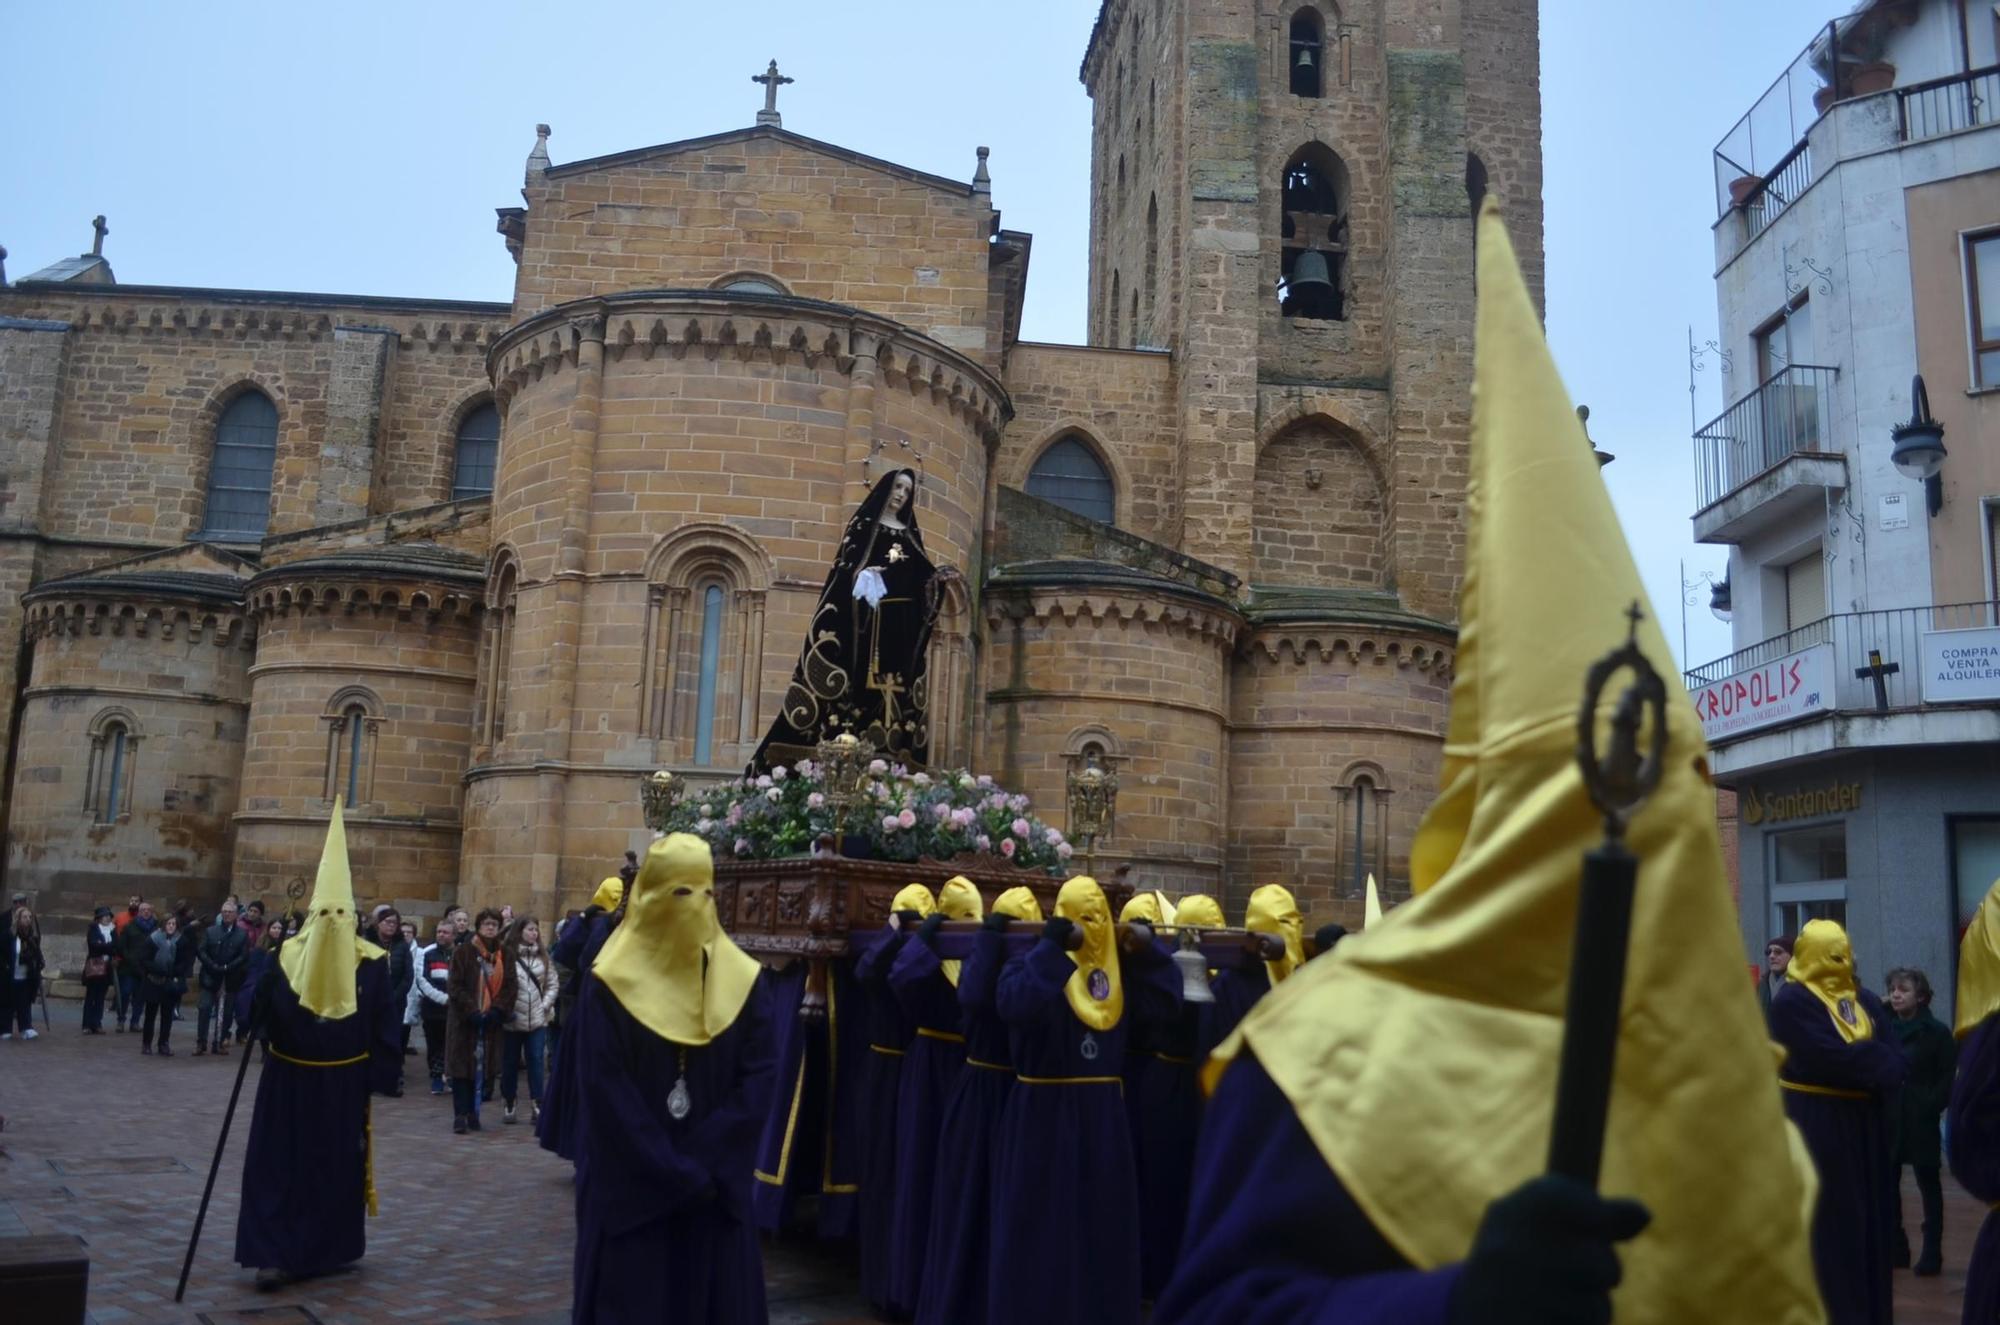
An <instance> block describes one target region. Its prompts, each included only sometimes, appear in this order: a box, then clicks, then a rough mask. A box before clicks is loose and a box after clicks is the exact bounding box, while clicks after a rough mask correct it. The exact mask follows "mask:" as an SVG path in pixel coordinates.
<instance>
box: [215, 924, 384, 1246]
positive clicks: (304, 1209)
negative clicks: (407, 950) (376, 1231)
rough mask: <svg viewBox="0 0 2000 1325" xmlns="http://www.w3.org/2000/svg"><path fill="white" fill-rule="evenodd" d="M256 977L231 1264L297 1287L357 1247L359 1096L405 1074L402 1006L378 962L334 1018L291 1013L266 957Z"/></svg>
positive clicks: (296, 1009) (361, 1239)
mask: <svg viewBox="0 0 2000 1325" xmlns="http://www.w3.org/2000/svg"><path fill="white" fill-rule="evenodd" d="M263 978H264V979H265V980H267V981H269V982H270V984H271V989H270V991H269V994H268V996H267V997H268V1009H267V1013H266V1019H265V1021H264V1023H263V1024H262V1025H260V1026H258V1027H257V1034H258V1036H259V1037H260V1038H263V1039H264V1040H265V1041H266V1043H268V1044H269V1045H270V1050H271V1052H270V1054H269V1056H268V1057H267V1058H266V1059H265V1061H264V1071H263V1074H262V1075H261V1076H260V1077H259V1078H258V1080H257V1104H256V1109H255V1111H254V1112H253V1113H252V1114H251V1116H250V1144H249V1146H248V1148H247V1149H246V1150H245V1151H244V1155H243V1200H242V1205H241V1207H240V1208H239V1211H238V1214H237V1217H236V1260H237V1263H238V1264H239V1265H246V1266H249V1267H250V1268H251V1269H257V1270H261V1269H278V1270H283V1271H284V1272H285V1273H287V1274H289V1275H292V1276H293V1277H295V1278H303V1277H305V1276H307V1275H314V1274H325V1273H326V1272H327V1271H329V1270H335V1269H338V1268H340V1267H341V1266H343V1265H347V1264H349V1263H350V1262H353V1261H358V1260H360V1259H361V1255H362V1252H363V1251H364V1250H365V1249H366V1244H367V1236H366V1233H365V1231H364V1229H365V1221H366V1217H367V1209H368V1198H367V1180H368V1158H369V1156H368V1109H369V1101H368V1096H369V1094H370V1092H372V1091H381V1092H384V1093H386V1092H387V1091H390V1090H393V1089H395V1086H396V1080H397V1078H398V1077H399V1076H400V1075H401V1074H402V1070H403V1018H402V1009H401V1008H400V1007H398V1006H396V1002H395V1000H394V999H392V998H391V997H390V996H389V961H388V958H386V957H378V958H375V959H374V960H372V961H365V962H362V963H361V965H360V966H359V967H357V968H356V970H355V972H354V993H355V1001H356V1003H357V1005H358V1010H357V1011H356V1012H355V1013H354V1014H353V1015H352V1016H347V1017H340V1018H337V1019H335V1020H331V1021H329V1020H327V1019H325V1018H322V1017H317V1016H314V1015H313V1014H312V1013H310V1012H308V1011H306V1010H305V1009H304V1008H303V1007H301V1006H299V996H298V994H297V993H296V992H295V991H294V990H293V989H292V987H291V985H290V984H289V983H288V982H287V981H286V980H285V978H284V976H283V974H282V973H281V972H280V971H279V970H278V967H277V963H276V961H275V960H274V961H273V962H272V963H271V964H270V966H269V968H268V969H267V970H266V971H265V972H264V975H263ZM244 1052H246V1053H247V1052H249V1044H248V1043H247V1042H246V1043H245V1044H244ZM382 1176H383V1180H384V1181H386V1177H387V1175H386V1172H385V1173H384V1174H383V1175H382Z"/></svg>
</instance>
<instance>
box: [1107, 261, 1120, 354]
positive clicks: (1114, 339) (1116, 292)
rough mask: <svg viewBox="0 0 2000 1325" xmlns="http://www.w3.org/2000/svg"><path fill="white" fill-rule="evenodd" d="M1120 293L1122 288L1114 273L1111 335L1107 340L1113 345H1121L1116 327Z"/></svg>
mask: <svg viewBox="0 0 2000 1325" xmlns="http://www.w3.org/2000/svg"><path fill="white" fill-rule="evenodd" d="M1121 293H1122V286H1121V283H1120V282H1119V279H1118V273H1117V272H1115V271H1114V272H1112V273H1111V335H1110V336H1109V337H1108V338H1107V339H1108V340H1109V342H1110V343H1111V344H1113V345H1118V344H1122V343H1123V342H1122V339H1121V337H1122V336H1123V333H1122V332H1121V331H1120V329H1119V326H1118V312H1119V309H1118V303H1119V297H1120V295H1121Z"/></svg>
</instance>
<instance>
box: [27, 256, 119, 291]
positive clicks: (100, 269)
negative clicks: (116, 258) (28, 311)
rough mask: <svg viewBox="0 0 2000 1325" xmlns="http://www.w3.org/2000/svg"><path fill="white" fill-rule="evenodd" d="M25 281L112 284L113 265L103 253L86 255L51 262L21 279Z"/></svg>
mask: <svg viewBox="0 0 2000 1325" xmlns="http://www.w3.org/2000/svg"><path fill="white" fill-rule="evenodd" d="M21 279H22V280H23V281H51V282H59V283H62V284H69V283H71V282H78V281H81V282H85V283H98V284H104V285H109V284H111V283H112V279H113V278H112V275H111V264H110V263H108V262H106V261H105V260H104V255H103V254H101V253H85V254H83V255H82V256H81V257H75V258H62V259H59V260H57V261H55V262H51V263H50V264H49V265H48V266H46V267H44V268H42V269H41V270H40V271H31V272H29V273H28V274H27V275H26V276H23V277H22V278H21Z"/></svg>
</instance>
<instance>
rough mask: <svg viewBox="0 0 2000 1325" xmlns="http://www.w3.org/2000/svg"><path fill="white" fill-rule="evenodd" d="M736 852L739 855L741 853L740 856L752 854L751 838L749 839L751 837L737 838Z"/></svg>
mask: <svg viewBox="0 0 2000 1325" xmlns="http://www.w3.org/2000/svg"><path fill="white" fill-rule="evenodd" d="M736 854H737V855H739V856H747V855H749V854H750V839H749V838H747V837H739V838H737V839H736Z"/></svg>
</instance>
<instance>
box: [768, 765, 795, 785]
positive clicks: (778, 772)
mask: <svg viewBox="0 0 2000 1325" xmlns="http://www.w3.org/2000/svg"><path fill="white" fill-rule="evenodd" d="M790 776H791V774H790V773H788V772H786V771H785V766H784V765H783V764H779V765H778V766H777V767H776V768H774V769H772V770H771V781H773V782H783V781H784V780H785V779H786V778H788V777H790Z"/></svg>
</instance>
